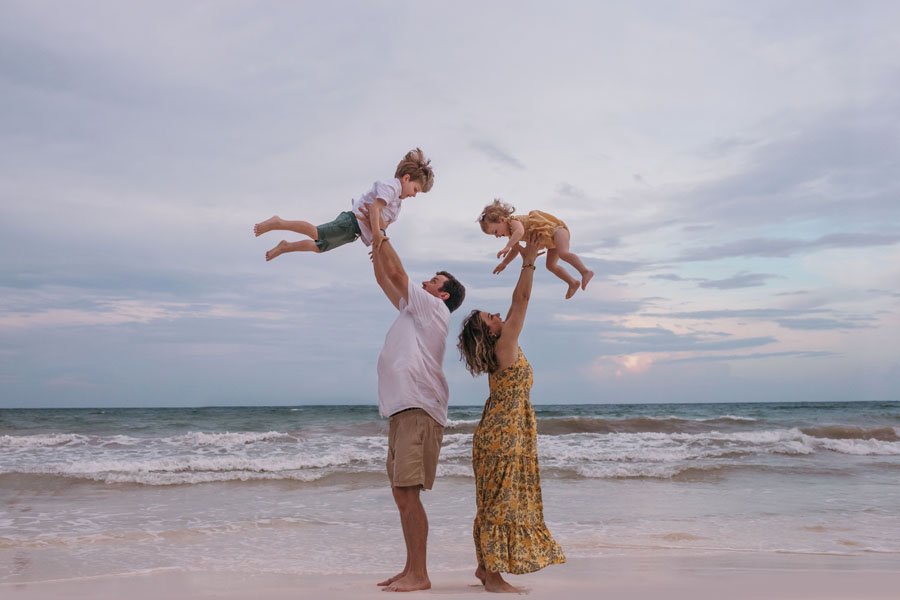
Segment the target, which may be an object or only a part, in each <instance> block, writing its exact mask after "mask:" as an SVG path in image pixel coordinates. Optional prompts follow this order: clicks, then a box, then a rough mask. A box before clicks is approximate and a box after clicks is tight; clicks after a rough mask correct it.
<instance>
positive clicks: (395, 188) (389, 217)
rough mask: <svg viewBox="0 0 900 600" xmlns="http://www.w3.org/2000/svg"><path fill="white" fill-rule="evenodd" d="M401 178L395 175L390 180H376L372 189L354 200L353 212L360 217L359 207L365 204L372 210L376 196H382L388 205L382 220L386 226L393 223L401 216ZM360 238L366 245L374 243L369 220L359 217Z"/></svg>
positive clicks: (367, 208)
mask: <svg viewBox="0 0 900 600" xmlns="http://www.w3.org/2000/svg"><path fill="white" fill-rule="evenodd" d="M401 185H402V184H401V183H400V180H399V179H397V178H396V177H394V178H393V179H391V180H390V181H376V182H375V183H373V184H372V189H370V190H369V191H368V192H366V193H365V194H363V195H362V196H360V197H359V198H356V199H355V200H353V213H354V214H356V215H357V217H359V214H360V212H359V208H360V207H361V206H365V207H366V210H370V207H371V206H372V203H373V202H375V200H376V198H381V199H382V200H384V201H385V202H387V205H386V206H385V207H384V208H382V209H381V222H382V223H384V225H385V226H387V225H389V224H390V223H393V222H394V221H396V220H397V218H398V217H399V216H400V205H401V204H402V203H403V201H402V200H400V192H401V191H402V190H401ZM358 220H359V232H360V236H359V237H360V239H362V241H363V243H364V244H365V245H366V246H371V245H372V230H371V229H370V228H369V220H368V219H364V218H358Z"/></svg>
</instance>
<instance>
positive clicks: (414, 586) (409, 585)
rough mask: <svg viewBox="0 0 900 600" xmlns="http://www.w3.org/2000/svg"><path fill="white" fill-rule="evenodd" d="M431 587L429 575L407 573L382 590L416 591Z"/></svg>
mask: <svg viewBox="0 0 900 600" xmlns="http://www.w3.org/2000/svg"><path fill="white" fill-rule="evenodd" d="M427 589H431V580H430V579H428V577H427V576H426V577H424V578H422V577H413V576H412V575H407V576H406V577H401V578H400V579H398V580H396V581H395V582H393V583H392V584H390V585H387V586H385V587H383V588H381V591H382V592H414V591H416V590H427Z"/></svg>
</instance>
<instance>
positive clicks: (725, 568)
mask: <svg viewBox="0 0 900 600" xmlns="http://www.w3.org/2000/svg"><path fill="white" fill-rule="evenodd" d="M380 575H382V574H371V573H356V574H341V575H334V576H329V575H315V576H295V575H283V574H271V575H267V574H260V573H258V572H256V573H252V574H251V573H246V574H244V573H240V572H232V573H221V572H210V571H200V572H188V571H180V570H162V571H157V572H151V573H144V574H127V575H118V576H116V575H111V576H103V577H93V578H83V579H77V578H76V579H66V580H55V581H46V582H34V583H28V584H20V585H12V584H6V585H3V586H2V587H0V592H2V595H3V596H6V597H11V598H14V599H16V600H37V599H54V598H69V599H82V598H84V599H95V598H126V597H127V598H129V599H130V600H142V599H144V598H147V599H149V598H160V597H162V598H167V599H173V600H174V599H182V598H183V599H188V598H191V599H193V598H222V599H238V598H260V599H263V600H280V599H288V598H290V599H294V598H323V599H334V600H343V599H348V600H349V599H352V598H383V597H384V596H383V595H382V594H383V592H381V591H380V588H378V587H377V586H375V585H374V583H375V581H376V580H377V578H378V577H379V576H380ZM431 577H432V589H430V590H427V591H422V592H414V593H413V595H416V596H437V597H439V598H446V599H448V600H449V599H455V598H460V599H462V598H472V597H473V596H476V595H480V594H486V592H485V591H484V589H483V588H482V586H481V585H479V584H478V582H477V581H476V580H475V579H474V577H473V576H472V574H471V572H469V571H441V572H435V573H432V575H431ZM509 579H510V581H512V582H513V583H514V584H515V585H517V586H520V587H521V588H522V589H523V591H524V592H525V593H527V595H528V596H529V597H531V598H536V599H538V598H541V599H542V598H598V597H599V598H630V599H636V600H643V599H647V600H649V599H651V598H652V599H657V598H666V599H668V600H680V599H686V600H687V599H702V598H726V597H727V598H728V599H729V600H744V599H746V600H750V599H766V600H779V599H784V600H788V599H790V600H799V599H810V600H813V599H815V600H824V599H835V600H837V599H845V600H860V599H872V600H874V599H884V600H888V599H890V600H894V599H896V597H897V590H898V589H900V568H898V561H897V558H896V557H895V556H888V557H881V556H872V557H856V556H809V555H807V556H801V555H765V556H760V555H754V554H747V553H728V554H715V555H709V554H706V555H705V554H682V553H677V554H665V555H658V554H653V555H650V554H639V555H634V556H624V557H623V556H615V557H609V558H597V559H575V560H572V561H570V562H569V563H567V564H566V565H561V566H557V567H552V568H548V569H546V570H545V571H543V572H538V573H535V574H531V575H524V576H511V577H510V578H509ZM7 594H9V595H8V596H7Z"/></svg>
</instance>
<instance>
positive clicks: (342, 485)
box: [0, 402, 900, 582]
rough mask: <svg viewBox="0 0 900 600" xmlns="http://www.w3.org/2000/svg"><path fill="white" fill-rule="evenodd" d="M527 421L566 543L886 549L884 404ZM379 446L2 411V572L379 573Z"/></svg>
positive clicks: (601, 548)
mask: <svg viewBox="0 0 900 600" xmlns="http://www.w3.org/2000/svg"><path fill="white" fill-rule="evenodd" d="M480 412H481V407H452V408H451V409H450V422H449V424H448V427H447V429H446V431H445V439H444V446H443V448H442V453H441V463H440V466H439V471H438V481H437V483H436V485H435V489H434V491H433V492H430V493H427V494H426V505H427V508H428V512H429V517H430V521H431V527H432V529H431V531H432V533H431V535H432V545H431V548H432V549H431V550H430V553H429V557H430V562H431V563H432V568H437V569H441V568H446V569H449V568H465V567H468V566H470V563H471V562H472V556H471V555H472V548H471V538H470V536H471V519H472V518H473V516H474V495H473V494H474V490H473V487H474V483H473V480H472V475H471V466H470V456H471V439H472V432H473V430H474V427H475V425H476V423H477V421H478V418H479V416H480ZM536 413H537V416H538V431H539V440H538V446H539V452H540V461H541V470H542V476H543V482H544V486H543V487H544V502H545V515H546V518H547V521H548V524H549V525H550V528H551V531H553V533H554V535H555V536H556V537H557V538H558V540H559V541H560V542H561V543H562V544H563V546H564V547H565V548H566V550H567V552H568V553H569V555H570V556H581V555H584V556H596V555H598V554H599V555H603V554H610V553H615V554H618V553H627V552H636V551H639V552H672V551H704V552H755V553H759V552H762V553H778V552H800V553H816V554H818V553H827V554H854V555H859V554H870V553H878V554H889V555H890V554H896V553H900V542H898V538H897V536H896V532H897V531H900V485H898V482H900V402H848V403H819V404H812V403H793V404H792V403H778V404H771V403H770V404H766V403H750V404H729V403H721V404H656V405H571V406H556V405H554V406H538V407H536ZM386 445H387V441H386V422H385V421H383V420H381V419H380V418H379V417H378V415H377V409H376V408H375V407H369V406H330V407H328V406H300V407H246V408H154V409H102V410H100V409H40V410H26V409H8V410H0V581H6V582H15V581H36V580H41V579H46V578H59V577H69V576H81V575H102V574H109V573H120V572H135V571H141V570H146V569H157V568H178V569H192V568H204V569H210V568H211V569H220V568H221V569H226V570H228V569H234V568H238V567H240V568H242V569H250V570H254V569H255V570H260V571H277V572H288V573H304V572H340V571H342V570H351V571H372V572H381V571H384V570H390V569H395V568H396V567H397V566H398V565H394V564H393V562H394V560H393V559H394V557H395V556H396V555H397V554H398V552H399V551H400V550H401V549H402V538H401V537H400V535H399V528H398V526H397V515H396V509H395V508H394V506H393V503H392V500H391V496H390V493H389V490H388V488H387V486H386V478H385V475H384V466H383V465H384V457H385V453H386ZM309 548H315V549H316V551H315V552H310V551H307V550H305V549H309ZM349 565H352V568H351V567H350V566H349Z"/></svg>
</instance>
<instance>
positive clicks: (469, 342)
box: [456, 309, 497, 376]
mask: <svg viewBox="0 0 900 600" xmlns="http://www.w3.org/2000/svg"><path fill="white" fill-rule="evenodd" d="M496 343H497V338H496V337H495V336H494V335H493V334H492V333H491V330H490V329H489V328H488V326H487V324H486V323H485V322H484V319H482V318H481V311H480V310H478V309H476V310H473V311H472V312H470V313H469V316H468V317H466V318H465V319H464V320H463V324H462V330H461V331H460V332H459V343H458V344H457V345H456V347H457V348H459V355H460V357H461V358H462V359H463V360H465V361H466V369H468V371H469V373H471V374H472V375H473V376H474V375H481V374H482V373H493V372H494V371H496V370H497V353H496V352H495V350H494V345H495V344H496Z"/></svg>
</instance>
